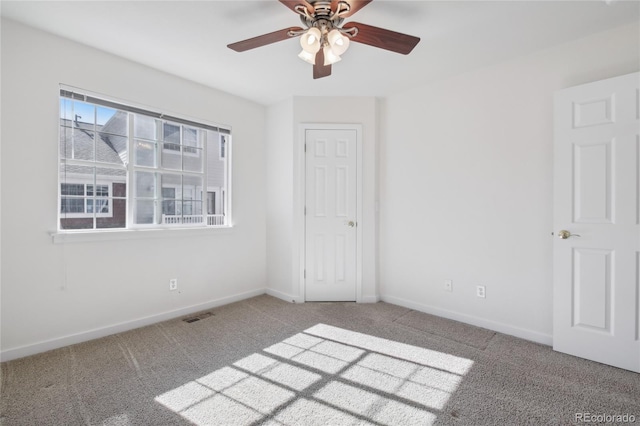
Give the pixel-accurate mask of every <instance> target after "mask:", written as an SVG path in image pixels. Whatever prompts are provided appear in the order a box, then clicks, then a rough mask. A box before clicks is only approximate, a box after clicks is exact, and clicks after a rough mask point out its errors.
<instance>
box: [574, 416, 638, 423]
mask: <svg viewBox="0 0 640 426" xmlns="http://www.w3.org/2000/svg"><path fill="white" fill-rule="evenodd" d="M574 421H575V422H576V423H600V424H602V423H616V424H621V423H635V422H636V416H635V415H633V414H628V413H626V414H602V413H598V414H596V413H576V414H575V416H574Z"/></svg>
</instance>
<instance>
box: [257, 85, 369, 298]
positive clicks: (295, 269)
mask: <svg viewBox="0 0 640 426" xmlns="http://www.w3.org/2000/svg"><path fill="white" fill-rule="evenodd" d="M376 114H377V101H376V99H375V98H372V97H340V98H333V97H294V98H293V102H292V103H290V102H289V101H286V102H282V103H279V104H276V105H273V106H271V107H269V108H268V117H269V123H270V124H269V128H270V129H271V131H269V132H268V141H267V152H268V160H269V161H268V164H267V176H268V183H267V187H268V191H269V195H268V199H269V201H268V203H269V206H270V208H269V211H270V212H272V211H273V212H274V213H277V214H273V215H271V214H270V215H269V218H268V221H267V228H268V236H267V247H268V254H267V256H268V264H269V266H268V277H267V281H268V287H269V292H270V293H271V294H273V295H274V296H278V297H281V298H283V299H285V300H291V299H294V300H296V301H301V300H303V299H304V298H303V295H301V294H300V289H299V260H298V259H299V253H300V250H302V247H300V245H299V234H298V230H299V229H301V220H302V217H301V216H300V215H299V214H297V213H296V206H297V205H298V202H299V201H298V200H299V199H300V197H302V196H303V194H304V192H303V188H302V186H301V183H302V182H303V181H304V176H302V175H301V171H300V170H299V164H298V158H299V153H300V149H301V147H302V143H301V141H300V140H299V139H300V138H299V133H298V132H299V126H300V125H301V124H302V123H322V124H327V123H330V124H360V125H362V133H363V134H362V145H363V159H362V162H363V200H362V203H363V218H362V223H361V224H360V225H361V226H362V232H363V244H362V246H363V247H362V249H363V252H362V255H363V259H362V263H363V276H362V301H364V302H373V301H377V300H378V289H377V275H376V272H377V267H376V264H377V246H376V235H377V216H376V211H375V203H376V200H377V193H376V161H377V115H376ZM276 121H277V124H275V123H274V122H276ZM282 195H284V198H282V197H281V196H282ZM272 197H273V200H272ZM276 198H277V200H278V201H277V202H275V200H276ZM283 228H286V229H283ZM272 230H273V231H274V232H272ZM276 230H277V232H275V231H276ZM287 246H289V249H288V250H287Z"/></svg>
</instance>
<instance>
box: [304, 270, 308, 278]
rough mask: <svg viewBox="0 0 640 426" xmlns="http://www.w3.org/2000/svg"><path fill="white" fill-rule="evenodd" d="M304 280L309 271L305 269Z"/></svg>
mask: <svg viewBox="0 0 640 426" xmlns="http://www.w3.org/2000/svg"><path fill="white" fill-rule="evenodd" d="M303 275H304V278H307V270H306V269H305V270H304V272H303Z"/></svg>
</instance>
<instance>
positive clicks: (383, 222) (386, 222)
mask: <svg viewBox="0 0 640 426" xmlns="http://www.w3.org/2000/svg"><path fill="white" fill-rule="evenodd" d="M639 52H640V45H639V38H638V25H631V26H625V27H621V28H618V29H616V30H612V31H608V32H605V33H601V34H597V35H594V36H591V37H588V38H584V39H581V40H578V41H575V42H572V43H568V44H564V45H561V46H557V47H555V48H552V49H549V50H546V51H543V52H539V53H537V54H534V55H530V56H526V57H522V58H518V59H515V60H512V61H509V62H505V63H502V64H500V65H497V66H493V67H490V68H486V69H482V70H479V71H475V72H470V73H467V74H464V75H460V76H458V77H454V78H450V79H448V80H445V81H439V82H437V83H433V84H429V85H425V86H422V87H416V88H413V89H412V90H411V91H408V92H405V93H398V94H395V95H393V96H390V97H389V98H388V99H387V100H386V102H385V104H384V106H383V117H384V122H383V123H382V127H383V130H382V131H381V133H382V137H381V142H380V144H381V145H380V200H381V207H380V230H381V231H380V283H381V294H382V298H383V300H387V301H390V302H394V303H399V304H403V305H405V306H409V307H412V308H415V309H420V310H423V311H426V312H432V313H435V314H438V315H442V316H446V317H450V318H455V319H459V320H462V321H467V322H471V323H474V324H477V325H481V326H484V327H488V328H492V329H495V330H499V331H504V332H507V333H511V334H515V335H519V336H521V337H525V338H529V339H532V340H537V341H540V342H544V343H551V333H552V285H553V283H552V238H553V237H552V236H551V232H552V231H553V228H552V208H553V205H552V193H553V176H552V166H553V156H552V147H553V134H552V122H553V110H552V96H553V93H554V91H556V90H559V89H562V88H565V87H570V86H574V85H577V84H582V83H586V82H590V81H595V80H600V79H604V78H608V77H613V76H616V75H622V74H626V73H630V72H633V71H637V70H638V67H639V63H640V58H639ZM445 279H452V280H453V292H452V293H446V292H444V291H443V284H444V280H445ZM476 285H485V286H486V294H487V297H486V299H480V298H477V297H476V296H475V286H476Z"/></svg>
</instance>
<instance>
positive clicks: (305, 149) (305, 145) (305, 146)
mask: <svg viewBox="0 0 640 426" xmlns="http://www.w3.org/2000/svg"><path fill="white" fill-rule="evenodd" d="M304 152H307V144H306V143H305V144H304Z"/></svg>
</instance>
